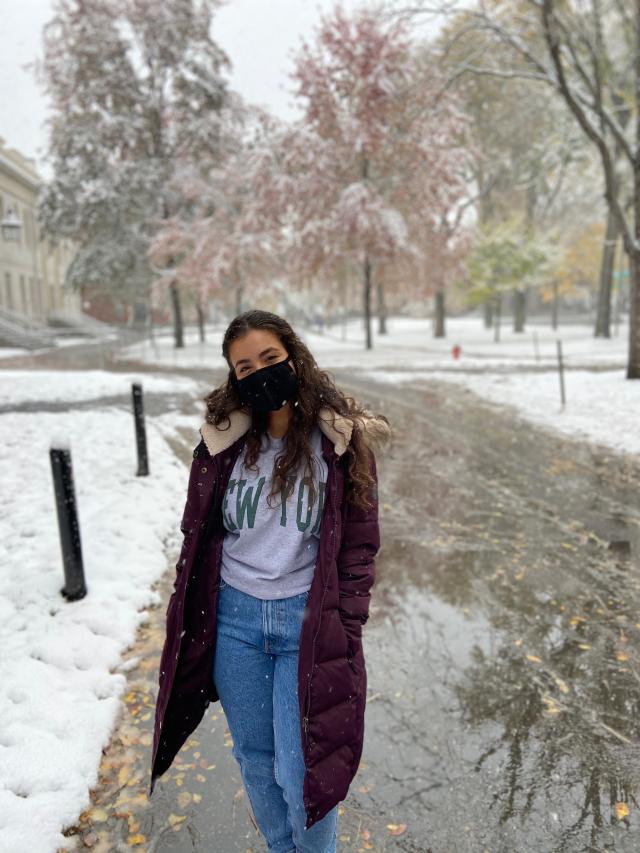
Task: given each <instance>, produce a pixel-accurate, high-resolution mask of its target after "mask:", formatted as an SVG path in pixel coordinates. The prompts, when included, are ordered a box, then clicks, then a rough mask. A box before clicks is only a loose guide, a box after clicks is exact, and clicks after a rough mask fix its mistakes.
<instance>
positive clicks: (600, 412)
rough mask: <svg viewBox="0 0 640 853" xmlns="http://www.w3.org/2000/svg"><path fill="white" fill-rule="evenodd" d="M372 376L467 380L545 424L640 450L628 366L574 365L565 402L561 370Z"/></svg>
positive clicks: (639, 392)
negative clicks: (591, 368)
mask: <svg viewBox="0 0 640 853" xmlns="http://www.w3.org/2000/svg"><path fill="white" fill-rule="evenodd" d="M368 375H369V376H371V378H372V379H377V380H379V381H381V382H390V383H392V384H394V385H397V384H398V383H402V382H408V381H411V382H415V381H416V380H427V381H428V380H433V379H439V380H442V381H445V382H454V383H456V384H459V385H462V386H464V387H465V388H467V389H469V390H470V391H472V392H473V393H474V394H477V395H479V396H480V397H482V398H484V399H487V400H490V401H491V402H493V403H498V404H500V405H503V406H512V407H514V409H515V410H516V411H517V413H518V414H520V415H522V416H524V417H525V418H527V419H528V420H530V421H533V422H534V423H536V424H539V425H540V426H543V427H546V428H551V429H554V430H558V431H559V432H562V433H564V434H566V435H570V436H572V437H573V438H576V439H584V440H586V441H594V442H598V443H599V444H603V445H605V446H607V447H611V448H612V449H614V450H618V451H623V452H626V453H635V454H640V380H639V381H635V380H629V379H626V378H625V370H624V369H619V370H603V371H597V372H596V371H588V370H572V371H568V372H566V373H565V375H564V386H565V400H566V403H565V406H564V407H562V404H561V397H560V378H559V376H558V374H557V373H509V374H506V375H505V374H495V373H494V374H491V373H480V374H475V375H473V374H469V373H445V372H442V373H439V372H437V371H436V372H430V373H420V372H417V373H406V372H404V371H400V370H398V371H393V370H391V371H382V370H381V371H371V372H370V373H369V374H368Z"/></svg>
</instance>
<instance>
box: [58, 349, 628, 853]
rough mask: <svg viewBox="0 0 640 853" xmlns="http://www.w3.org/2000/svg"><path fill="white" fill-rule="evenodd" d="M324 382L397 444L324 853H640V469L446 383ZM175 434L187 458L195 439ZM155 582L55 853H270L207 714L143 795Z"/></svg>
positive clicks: (383, 491) (155, 656)
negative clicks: (97, 758)
mask: <svg viewBox="0 0 640 853" xmlns="http://www.w3.org/2000/svg"><path fill="white" fill-rule="evenodd" d="M127 369H140V366H139V365H135V366H134V365H131V364H130V365H129V366H128V367H127ZM154 372H156V371H155V369H154ZM180 372H181V373H185V371H180ZM186 372H187V373H188V375H192V376H195V377H197V378H204V377H205V376H206V377H207V379H209V378H211V381H212V383H213V382H217V381H219V379H221V378H222V377H221V376H220V377H218V376H216V375H215V374H211V376H209V374H208V373H207V374H205V373H202V372H200V371H186ZM331 372H332V373H333V375H334V376H335V378H336V380H337V382H338V383H339V384H340V385H341V387H343V388H344V389H345V390H346V391H347V392H348V393H353V394H355V395H356V396H358V398H359V399H361V400H362V401H363V402H365V403H366V404H367V405H368V406H370V407H372V408H374V409H377V410H379V411H382V412H384V413H385V414H387V416H388V417H389V419H390V420H391V422H392V424H393V426H394V430H395V439H394V443H393V446H392V448H391V449H390V450H389V451H388V452H387V453H386V454H383V455H380V456H379V459H378V469H379V481H380V482H379V495H380V523H381V538H382V548H381V551H380V554H379V557H378V561H377V581H376V584H375V586H374V588H373V596H372V603H371V616H370V619H369V622H368V623H367V625H366V626H365V629H364V649H365V656H366V661H367V672H368V703H367V712H366V724H365V747H364V752H363V760H362V762H361V765H360V769H359V772H358V775H357V776H356V778H355V780H354V782H353V784H352V787H351V790H350V792H349V795H348V797H347V799H346V800H345V801H344V802H343V803H341V808H340V811H341V813H340V823H339V841H338V850H339V851H340V850H344V851H360V850H378V851H407V853H578V852H580V853H582V851H584V853H600V851H612V853H613V851H616V853H630V851H634V853H637V851H640V814H639V810H638V791H639V787H640V786H639V783H640V714H639V710H640V651H639V649H640V645H639V643H638V639H639V637H640V611H639V609H638V603H639V601H640V460H638V459H635V458H632V457H629V456H624V455H621V454H617V453H614V452H612V451H609V450H607V449H606V448H601V447H597V446H595V445H591V444H587V443H584V442H572V441H569V440H568V439H567V438H566V437H564V436H560V435H557V434H554V433H552V432H547V431H544V430H542V429H540V428H539V427H537V426H534V425H532V424H530V423H527V422H526V421H523V420H520V419H519V418H518V417H517V416H516V415H515V414H512V413H511V412H509V411H507V410H506V409H500V408H498V407H495V406H491V405H489V404H485V403H483V402H481V401H479V400H478V399H477V398H475V397H474V396H473V395H472V394H471V393H470V392H469V391H467V390H465V389H463V388H460V387H458V386H450V385H447V384H442V383H437V382H432V381H429V382H426V381H420V382H415V383H411V384H410V385H409V384H407V385H402V386H397V385H391V384H389V385H387V384H381V383H375V382H372V381H367V380H365V379H363V378H362V377H359V378H358V379H357V380H356V379H354V377H353V376H352V375H348V374H346V373H344V374H343V373H341V372H340V371H338V370H335V371H331ZM158 404H159V407H160V408H161V407H162V400H159V402H158ZM172 405H173V406H175V408H176V411H179V410H180V405H178V404H177V402H176V401H174V402H173V404H172ZM181 405H182V407H183V408H182V411H187V409H188V410H189V411H192V408H190V407H192V405H193V401H192V400H190V401H188V400H184V401H182V404H181ZM199 423H200V421H199V420H198V416H197V415H196V416H195V420H194V429H197V426H199ZM176 436H177V438H176V443H175V448H176V452H178V453H179V454H180V456H181V458H183V459H184V461H185V464H188V463H189V462H190V457H191V451H192V449H193V445H192V437H193V430H186V431H183V433H182V434H180V433H177V434H176ZM185 476H186V474H185ZM171 556H172V558H173V556H174V555H171ZM175 558H176V559H177V555H175ZM172 583H173V567H170V569H169V571H168V572H167V574H166V576H165V577H164V578H163V580H162V582H161V583H160V584H159V585H158V590H159V591H160V592H161V594H162V596H163V602H164V603H163V605H162V606H161V607H159V608H156V609H152V610H150V619H149V622H148V623H147V624H146V625H145V626H143V627H142V628H141V629H140V631H139V634H138V639H137V642H136V644H135V646H134V647H132V648H131V650H130V651H129V653H128V654H127V659H128V660H129V661H130V664H131V669H130V671H129V672H128V678H129V694H128V696H127V697H126V699H125V708H124V711H123V720H122V724H121V725H120V727H119V729H118V732H117V733H116V736H115V737H114V739H113V741H112V743H111V744H110V746H109V748H108V749H107V750H106V751H105V756H104V761H103V768H102V770H101V784H100V786H98V788H96V789H95V790H94V791H93V792H92V802H93V805H92V809H91V810H87V812H86V813H85V814H84V815H83V818H84V819H83V820H82V821H80V822H79V823H78V825H77V826H76V827H75V828H70V830H69V835H70V845H71V846H70V847H69V848H68V849H69V850H72V849H84V848H83V847H82V845H81V844H80V845H79V847H77V848H76V847H75V846H74V845H72V844H71V842H72V841H73V840H74V839H75V840H78V841H79V840H80V839H84V844H85V845H86V846H90V847H91V849H94V850H99V851H101V853H102V851H107V850H108V851H112V850H121V849H122V850H124V849H130V848H131V847H133V848H134V849H140V850H145V851H158V853H160V852H161V853H165V852H166V853H168V852H169V851H171V853H173V851H175V853H182V851H203V852H204V851H208V853H246V851H252V853H264V851H265V849H266V847H265V845H264V842H263V840H262V838H261V837H260V836H259V834H258V833H257V832H256V830H255V828H254V827H253V825H252V823H251V820H250V816H249V814H248V811H247V808H246V801H245V796H244V792H243V790H242V785H241V779H240V775H239V770H238V768H237V765H236V763H235V761H234V759H233V757H232V755H231V749H230V747H231V740H230V737H229V733H228V729H227V727H226V724H225V718H224V714H223V713H222V709H221V707H220V704H219V703H216V704H215V705H210V706H209V708H208V709H207V714H206V715H205V718H204V720H203V722H202V723H201V725H200V726H199V728H198V729H197V730H196V732H195V733H194V736H193V737H192V738H191V739H190V740H189V741H188V742H187V744H185V747H184V749H183V751H182V753H181V754H180V757H179V760H176V762H174V765H173V767H172V768H171V769H170V770H169V771H168V772H167V774H165V776H163V777H162V778H161V779H159V780H158V783H157V785H156V791H155V792H154V796H153V799H152V801H148V800H147V798H146V791H147V790H148V779H149V761H150V733H151V731H152V724H153V708H154V704H155V695H156V688H157V666H158V663H159V655H160V651H161V647H162V641H163V639H164V636H163V629H164V612H165V608H166V601H167V600H168V597H169V594H170V590H171V586H172ZM125 666H127V663H126V661H125ZM96 815H97V817H98V818H99V820H96Z"/></svg>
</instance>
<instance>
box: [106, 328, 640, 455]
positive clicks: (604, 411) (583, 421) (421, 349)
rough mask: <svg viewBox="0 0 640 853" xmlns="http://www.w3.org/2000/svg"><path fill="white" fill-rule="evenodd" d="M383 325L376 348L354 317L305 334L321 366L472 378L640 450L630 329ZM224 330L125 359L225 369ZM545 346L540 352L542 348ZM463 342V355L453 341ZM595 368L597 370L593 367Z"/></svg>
mask: <svg viewBox="0 0 640 853" xmlns="http://www.w3.org/2000/svg"><path fill="white" fill-rule="evenodd" d="M372 326H373V329H374V348H373V349H372V350H369V351H367V350H365V349H364V337H363V331H362V324H361V322H359V321H358V322H353V321H351V322H350V323H349V325H348V328H347V334H346V340H344V339H343V338H342V335H341V332H340V330H339V329H338V328H337V327H336V328H334V329H332V330H330V331H329V332H328V333H325V334H319V333H318V332H310V331H307V330H304V329H301V330H300V331H299V333H300V335H301V337H302V338H303V339H304V341H305V343H306V344H307V345H308V346H309V348H310V349H311V351H312V352H313V354H314V355H315V357H316V360H317V362H318V364H319V365H320V367H322V368H324V369H327V370H331V369H333V368H341V369H342V368H345V369H351V370H354V371H358V372H360V373H365V374H366V375H367V376H370V377H371V378H374V379H377V380H379V381H383V382H391V383H394V384H395V383H397V382H402V381H411V382H413V381H416V380H418V381H427V380H429V379H438V380H442V381H447V382H455V383H456V384H462V385H464V386H465V387H466V388H468V389H469V390H470V391H473V392H474V393H475V394H478V395H479V396H480V397H483V398H485V399H488V400H490V401H492V402H495V403H498V404H501V405H512V406H514V407H515V408H516V409H517V411H518V413H519V414H521V415H523V416H524V417H526V418H529V419H530V420H531V421H534V422H536V423H538V424H540V425H543V426H546V427H550V428H553V429H556V430H560V431H561V432H563V433H566V434H568V435H572V436H575V437H576V438H583V439H587V440H592V441H596V442H599V443H602V444H604V445H606V446H608V447H611V448H613V449H615V450H621V451H626V452H630V453H640V429H639V426H638V424H639V421H640V382H636V381H634V380H628V379H625V375H624V374H625V364H626V358H627V335H628V326H627V325H626V323H625V324H621V325H620V327H619V329H618V331H617V334H616V330H615V327H614V329H613V330H612V337H611V338H610V339H605V338H594V337H593V332H592V328H591V326H590V325H586V324H577V323H576V324H571V325H569V324H567V325H564V326H563V325H561V326H560V327H559V329H557V330H555V331H554V330H553V329H551V328H550V326H549V324H548V322H546V323H545V324H541V323H537V324H529V325H528V326H527V331H526V332H525V333H519V334H516V333H515V332H513V331H512V330H511V326H510V325H507V324H505V325H504V326H503V327H502V329H501V340H500V341H499V342H497V343H496V342H494V340H493V335H494V333H493V331H492V330H490V329H485V328H484V326H483V323H482V320H481V318H478V317H472V318H460V319H453V320H448V321H447V336H446V338H444V339H442V338H440V339H435V338H434V337H433V335H432V331H431V322H430V321H429V320H423V319H411V318H399V317H397V318H396V317H393V318H391V319H390V320H389V322H388V328H389V334H388V335H386V336H385V335H378V334H377V333H376V332H375V330H376V329H377V322H374V323H373V324H372ZM222 331H223V330H222V329H221V328H217V329H213V328H212V329H210V330H209V331H208V333H207V338H208V341H207V343H206V344H205V345H202V344H200V342H199V340H198V336H197V330H195V329H194V330H189V334H188V335H187V339H186V343H187V346H186V347H185V349H184V350H183V351H180V350H178V351H176V350H175V349H173V339H172V337H171V334H170V333H167V334H162V335H158V334H156V346H155V347H152V346H151V345H150V344H149V343H148V342H142V343H138V344H136V345H135V346H133V347H129V348H127V350H126V351H124V352H123V357H124V356H125V353H126V356H127V357H129V356H133V355H135V356H137V357H139V358H142V359H143V360H145V361H149V362H151V363H160V364H167V363H170V364H176V363H178V362H179V363H180V365H181V366H186V365H188V364H193V365H194V366H195V365H197V366H200V365H202V364H203V363H204V364H207V365H208V366H210V367H212V368H214V367H217V368H220V369H225V368H226V363H225V361H224V359H223V358H222V355H221V336H222ZM558 339H560V340H561V341H562V353H563V362H564V365H565V367H566V370H565V373H564V377H565V380H564V381H565V389H566V401H567V402H566V406H565V408H564V410H561V407H560V382H559V375H558V370H557V346H556V340H558ZM534 342H535V343H536V344H537V357H536V347H535V346H534ZM454 344H459V345H460V347H461V349H462V352H461V355H460V357H459V358H458V359H454V358H453V355H452V347H453V346H454ZM589 368H591V369H589Z"/></svg>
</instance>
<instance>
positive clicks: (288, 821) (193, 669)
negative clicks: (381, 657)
mask: <svg viewBox="0 0 640 853" xmlns="http://www.w3.org/2000/svg"><path fill="white" fill-rule="evenodd" d="M222 350H223V355H224V357H225V359H226V361H227V364H228V366H229V377H228V379H227V381H226V382H225V383H224V384H223V385H222V386H221V387H220V388H217V389H215V390H214V391H213V392H212V393H211V394H210V395H209V396H208V397H207V398H206V403H207V415H206V421H205V423H204V424H203V425H202V426H201V428H200V433H201V436H202V440H201V442H200V443H199V444H198V446H197V447H196V449H195V451H194V462H193V464H192V468H191V476H190V481H189V488H188V493H187V502H186V507H185V511H184V516H183V519H182V523H181V529H182V532H183V533H184V536H185V539H184V543H183V547H182V552H181V554H180V558H179V560H178V564H177V566H176V580H175V583H174V592H173V594H172V596H171V599H170V601H169V605H168V609H167V637H166V641H165V645H164V649H163V652H162V658H161V662H160V690H159V694H158V701H157V706H156V721H155V731H154V746H153V760H152V771H151V788H150V794H151V793H152V792H153V788H154V785H155V779H156V778H157V777H158V776H160V775H162V774H163V773H164V772H165V771H166V770H167V769H168V768H169V766H170V765H171V763H172V761H173V758H174V757H175V755H176V753H177V752H178V750H179V749H180V747H181V746H182V745H183V743H184V742H185V740H186V739H187V737H188V736H189V734H190V733H191V732H192V731H193V730H194V729H195V727H196V726H197V725H198V723H199V722H200V720H201V719H202V716H203V714H204V711H205V708H206V707H207V706H208V705H209V703H210V702H211V701H217V700H218V699H219V700H220V702H221V704H222V707H223V710H224V712H225V716H226V719H227V723H228V725H229V729H230V731H231V735H232V738H233V755H234V757H235V758H236V760H237V761H238V764H239V766H240V770H241V774H242V779H243V782H244V786H245V790H246V792H247V796H248V799H249V802H250V805H251V808H252V811H253V815H254V817H255V821H256V823H257V825H258V827H259V829H260V831H261V832H262V834H263V835H264V836H265V839H266V841H267V845H268V850H269V851H273V853H291V851H305V853H334V851H335V848H336V836H337V803H338V802H339V801H340V800H343V799H344V798H345V797H346V795H347V792H348V789H349V786H350V784H351V781H352V779H353V777H354V776H355V774H356V771H357V769H358V765H359V762H360V757H361V753H362V743H363V735H364V708H365V701H366V684H367V680H366V668H365V661H364V655H363V649H362V626H363V625H364V623H365V622H366V621H367V619H368V615H369V601H370V588H371V586H372V584H373V582H374V565H375V562H374V561H375V556H376V553H377V551H378V549H379V544H380V542H379V530H378V503H377V472H376V462H375V456H374V453H373V449H374V448H377V447H380V446H383V445H384V444H385V443H386V442H387V441H388V440H389V438H390V430H389V423H388V421H387V419H386V417H384V416H383V415H377V416H376V415H374V414H372V413H371V412H368V411H367V410H365V409H363V408H361V407H360V406H358V405H357V403H356V402H355V400H353V398H351V397H346V396H345V395H344V394H343V393H342V392H341V391H339V390H338V389H337V388H336V387H335V385H334V384H333V382H332V381H331V380H330V378H329V376H328V375H327V374H326V373H325V372H324V371H321V370H319V368H318V366H317V364H316V362H315V360H314V358H313V356H312V355H311V353H310V352H309V350H308V348H307V347H306V345H305V344H304V343H303V342H302V340H301V339H300V338H299V337H298V336H297V335H296V334H295V332H294V331H293V329H292V328H291V326H290V325H289V324H288V323H287V322H286V321H285V320H283V319H282V318H280V317H278V316H277V315H275V314H271V313H269V312H266V311H257V310H255V311H248V312H246V313H244V314H241V315H239V316H238V317H236V318H235V319H234V320H233V321H232V322H231V324H230V325H229V327H228V329H227V331H226V333H225V335H224V340H223V345H222ZM276 498H278V499H279V500H278V502H277V503H275V499H276Z"/></svg>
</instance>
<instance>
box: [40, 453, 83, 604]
mask: <svg viewBox="0 0 640 853" xmlns="http://www.w3.org/2000/svg"><path fill="white" fill-rule="evenodd" d="M49 456H50V458H51V472H52V474H53V488H54V491H55V496H56V507H57V510H58V528H59V530H60V544H61V547H62V562H63V565H64V586H63V587H62V589H61V590H60V592H61V594H62V595H63V596H64V597H65V598H66V599H67V600H68V601H77V600H78V599H79V598H84V597H85V595H86V594H87V587H86V585H85V581H84V567H83V565H82V547H81V544H80V527H79V525H78V512H77V510H76V496H75V491H74V488H73V470H72V468H71V451H69V450H67V449H64V448H59V447H51V448H50V449H49Z"/></svg>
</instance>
